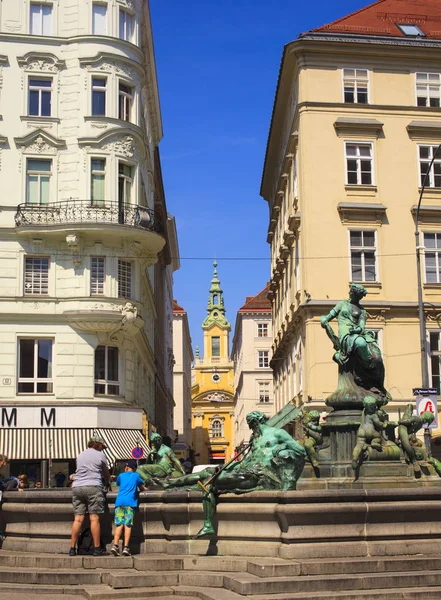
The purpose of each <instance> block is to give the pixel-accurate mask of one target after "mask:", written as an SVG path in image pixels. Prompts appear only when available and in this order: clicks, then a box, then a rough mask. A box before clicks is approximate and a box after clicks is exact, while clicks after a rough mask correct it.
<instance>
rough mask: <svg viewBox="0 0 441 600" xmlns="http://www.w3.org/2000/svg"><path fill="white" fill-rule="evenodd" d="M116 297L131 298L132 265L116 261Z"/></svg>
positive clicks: (127, 262)
mask: <svg viewBox="0 0 441 600" xmlns="http://www.w3.org/2000/svg"><path fill="white" fill-rule="evenodd" d="M118 297H119V298H131V297H132V263H131V262H129V261H127V260H118Z"/></svg>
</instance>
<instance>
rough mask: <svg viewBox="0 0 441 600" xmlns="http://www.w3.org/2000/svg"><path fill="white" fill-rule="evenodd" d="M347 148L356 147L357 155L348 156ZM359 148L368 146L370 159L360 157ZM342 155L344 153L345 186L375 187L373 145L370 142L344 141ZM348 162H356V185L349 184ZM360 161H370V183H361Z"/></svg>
mask: <svg viewBox="0 0 441 600" xmlns="http://www.w3.org/2000/svg"><path fill="white" fill-rule="evenodd" d="M348 146H357V154H356V155H355V156H349V155H348V153H347V147H348ZM360 146H369V147H370V150H371V155H370V157H363V156H361V155H360V153H359V152H360ZM344 153H345V177H346V185H351V186H352V185H353V186H356V185H357V186H369V187H371V186H375V160H374V145H373V143H372V142H366V141H358V140H346V141H345V143H344ZM348 160H356V161H357V183H349V177H348V175H349V170H348ZM362 160H370V161H371V182H370V183H362V181H361V161H362Z"/></svg>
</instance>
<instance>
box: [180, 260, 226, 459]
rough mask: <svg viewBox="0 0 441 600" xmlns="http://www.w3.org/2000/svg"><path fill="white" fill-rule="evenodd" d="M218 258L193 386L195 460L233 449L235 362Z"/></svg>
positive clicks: (222, 456) (218, 457)
mask: <svg viewBox="0 0 441 600" xmlns="http://www.w3.org/2000/svg"><path fill="white" fill-rule="evenodd" d="M217 266H218V265H217V262H216V261H215V262H214V263H213V267H214V272H213V278H212V280H211V287H210V290H209V295H208V305H207V316H206V318H205V320H204V322H203V323H202V329H203V331H204V352H203V357H202V358H201V356H200V353H199V349H198V348H196V360H195V365H194V369H193V381H194V385H193V386H192V394H191V395H192V430H193V438H192V439H193V448H194V450H195V455H196V464H222V463H223V462H226V461H228V460H229V459H230V458H231V457H232V453H233V433H234V432H233V422H234V420H233V411H234V406H233V401H234V365H233V363H232V361H231V360H230V356H229V347H230V331H231V325H230V323H229V322H228V320H227V318H226V316H225V312H226V311H225V305H224V297H223V291H222V288H221V284H220V280H219V277H218V272H217Z"/></svg>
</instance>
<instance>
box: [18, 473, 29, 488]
mask: <svg viewBox="0 0 441 600" xmlns="http://www.w3.org/2000/svg"><path fill="white" fill-rule="evenodd" d="M18 481H19V484H18V491H19V492H23V491H24V490H27V489H29V479H28V476H27V475H26V474H25V473H23V474H22V475H19V476H18Z"/></svg>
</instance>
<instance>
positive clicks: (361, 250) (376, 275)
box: [348, 227, 381, 284]
mask: <svg viewBox="0 0 441 600" xmlns="http://www.w3.org/2000/svg"><path fill="white" fill-rule="evenodd" d="M360 231H361V232H362V233H365V232H366V233H373V234H374V244H375V245H374V246H351V232H360ZM348 248H349V281H350V282H351V283H366V284H372V283H374V284H375V283H379V282H380V281H381V280H380V272H379V264H378V232H377V230H376V229H372V228H371V229H369V228H364V227H363V228H360V227H351V228H350V229H348ZM352 248H354V250H357V249H358V248H359V251H360V252H361V253H362V256H361V267H362V275H363V277H364V278H363V279H362V280H360V281H358V280H357V281H354V280H353V279H352ZM369 248H372V250H373V251H374V255H375V279H374V280H369V281H366V279H365V276H366V268H365V260H364V251H365V250H367V251H369Z"/></svg>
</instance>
